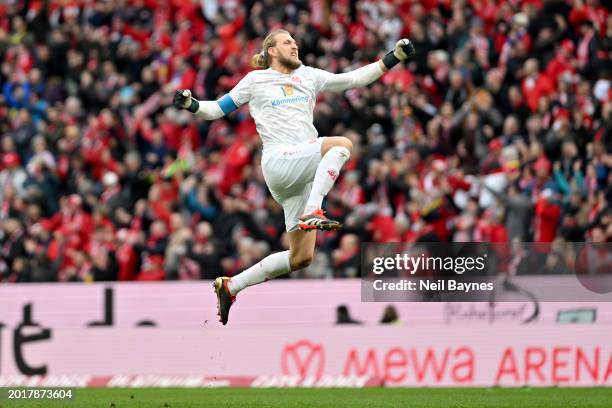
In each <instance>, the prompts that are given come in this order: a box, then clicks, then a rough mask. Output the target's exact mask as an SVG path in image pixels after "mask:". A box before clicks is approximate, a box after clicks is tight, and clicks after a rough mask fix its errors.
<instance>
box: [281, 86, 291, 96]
mask: <svg viewBox="0 0 612 408" xmlns="http://www.w3.org/2000/svg"><path fill="white" fill-rule="evenodd" d="M281 89H282V91H283V96H293V87H292V86H291V85H283V86H281Z"/></svg>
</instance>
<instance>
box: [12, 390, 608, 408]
mask: <svg viewBox="0 0 612 408" xmlns="http://www.w3.org/2000/svg"><path fill="white" fill-rule="evenodd" d="M610 406H612V388H463V389H457V388H392V389H389V388H368V389H244V388H223V389H203V388H195V389H194V388H191V389H189V388H135V389H127V388H110V389H109V388H102V389H76V390H75V394H74V398H73V400H72V401H70V402H63V403H51V402H45V403H35V402H22V403H14V402H7V401H6V400H4V401H0V408H12V407H25V408H34V407H45V408H46V407H68V408H77V407H78V408H80V407H86V408H98V407H100V408H102V407H103V408H110V407H115V408H124V407H138V408H145V407H146V408H148V407H160V408H164V407H170V408H173V407H176V408H190V407H214V408H223V407H257V408H268V407H269V408H272V407H275V408H276V407H278V408H281V407H282V408H292V407H296V408H297V407H300V408H301V407H305V408H306V407H307V408H314V407H333V408H341V407H350V408H359V407H368V408H370V407H372V408H375V407H381V408H382V407H385V408H386V407H427V408H430V407H466V408H478V407H509V408H510V407H511V408H515V407H521V408H526V407H538V408H540V407H563V408H569V407H610Z"/></svg>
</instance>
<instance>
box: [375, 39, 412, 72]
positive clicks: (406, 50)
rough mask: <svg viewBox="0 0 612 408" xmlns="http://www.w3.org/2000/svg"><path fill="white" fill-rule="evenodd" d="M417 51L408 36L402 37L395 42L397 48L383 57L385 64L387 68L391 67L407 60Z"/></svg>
mask: <svg viewBox="0 0 612 408" xmlns="http://www.w3.org/2000/svg"><path fill="white" fill-rule="evenodd" d="M415 54H416V52H415V51H414V45H412V43H411V42H410V40H409V39H407V38H402V39H401V40H399V41H398V42H397V44H395V49H394V50H393V51H389V52H388V53H387V55H385V57H384V58H383V60H382V61H383V64H385V67H387V69H391V68H393V67H394V66H396V65H397V64H399V63H400V62H401V61H406V60H408V59H410V58H412V57H414V55H415Z"/></svg>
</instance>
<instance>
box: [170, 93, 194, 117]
mask: <svg viewBox="0 0 612 408" xmlns="http://www.w3.org/2000/svg"><path fill="white" fill-rule="evenodd" d="M172 103H173V104H174V107H175V108H176V109H187V110H188V111H189V112H191V113H196V112H197V111H198V109H199V107H200V104H199V103H198V101H197V100H196V99H194V98H192V97H191V91H190V90H189V89H177V90H176V92H175V93H174V100H173V101H172Z"/></svg>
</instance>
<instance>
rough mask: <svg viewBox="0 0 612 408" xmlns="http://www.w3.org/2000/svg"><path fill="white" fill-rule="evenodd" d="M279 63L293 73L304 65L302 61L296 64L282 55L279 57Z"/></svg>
mask: <svg viewBox="0 0 612 408" xmlns="http://www.w3.org/2000/svg"><path fill="white" fill-rule="evenodd" d="M278 63H279V64H280V66H281V67H283V68H287V69H290V70H291V71H293V70H295V69H298V68H299V67H300V65H302V61H300V60H299V59H298V60H297V62H296V61H293V60H291V59H289V58H285V57H283V56H282V55H279V56H278Z"/></svg>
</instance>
